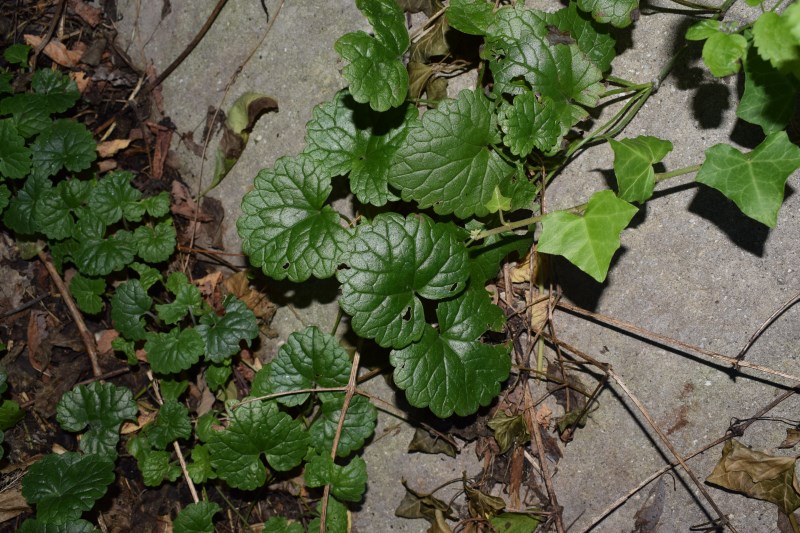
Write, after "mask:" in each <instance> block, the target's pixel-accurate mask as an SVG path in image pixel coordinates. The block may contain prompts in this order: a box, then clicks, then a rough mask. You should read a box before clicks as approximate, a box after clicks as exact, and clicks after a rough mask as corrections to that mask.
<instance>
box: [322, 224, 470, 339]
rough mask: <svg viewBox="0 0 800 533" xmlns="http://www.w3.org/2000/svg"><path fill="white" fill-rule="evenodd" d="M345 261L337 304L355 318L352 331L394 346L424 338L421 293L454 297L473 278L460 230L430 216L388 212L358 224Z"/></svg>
mask: <svg viewBox="0 0 800 533" xmlns="http://www.w3.org/2000/svg"><path fill="white" fill-rule="evenodd" d="M344 263H345V264H346V265H347V268H344V269H341V270H339V272H338V273H337V279H338V280H339V282H340V283H342V297H341V298H340V299H339V305H340V306H341V308H342V309H343V310H344V311H345V312H347V313H349V314H350V315H351V316H352V317H353V318H352V326H353V330H354V331H355V332H356V333H358V334H359V335H360V336H362V337H366V338H370V339H375V342H377V343H378V344H380V345H381V346H384V347H392V348H402V347H403V346H406V345H408V344H409V343H411V342H414V341H416V340H418V339H419V338H420V337H421V336H422V332H423V327H424V325H425V314H424V311H423V307H422V302H421V301H420V299H419V298H418V296H417V295H419V296H421V297H423V298H427V299H430V300H439V299H442V298H448V297H450V296H454V295H456V294H458V293H459V292H460V291H461V289H463V287H464V284H465V282H466V281H467V277H468V276H469V266H468V263H469V262H468V260H467V251H466V248H465V247H464V245H463V243H462V242H461V241H460V240H459V237H458V234H457V232H456V228H455V227H454V226H453V225H452V224H440V223H434V222H433V221H432V220H431V219H430V218H428V217H427V216H426V215H410V216H408V217H407V218H403V217H402V216H401V215H399V214H397V213H386V214H381V215H378V216H377V217H375V219H374V220H373V221H372V222H367V223H365V224H363V225H361V226H359V227H358V228H357V230H356V234H355V237H354V238H353V239H352V240H351V243H350V250H349V252H348V254H347V255H346V256H345V258H344Z"/></svg>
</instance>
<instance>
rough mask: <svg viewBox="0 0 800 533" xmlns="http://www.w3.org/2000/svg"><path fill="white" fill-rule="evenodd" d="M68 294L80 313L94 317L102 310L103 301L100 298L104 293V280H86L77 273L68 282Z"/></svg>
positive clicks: (86, 278)
mask: <svg viewBox="0 0 800 533" xmlns="http://www.w3.org/2000/svg"><path fill="white" fill-rule="evenodd" d="M69 292H70V294H72V297H73V298H75V303H76V304H78V308H79V309H80V310H81V311H83V312H84V313H87V314H90V315H94V314H96V313H99V312H100V311H102V310H103V299H102V298H100V297H101V296H102V295H103V293H104V292H106V280H105V279H103V278H88V277H85V276H82V275H81V273H80V272H78V273H76V274H75V275H74V276H73V277H72V279H71V280H70V282H69Z"/></svg>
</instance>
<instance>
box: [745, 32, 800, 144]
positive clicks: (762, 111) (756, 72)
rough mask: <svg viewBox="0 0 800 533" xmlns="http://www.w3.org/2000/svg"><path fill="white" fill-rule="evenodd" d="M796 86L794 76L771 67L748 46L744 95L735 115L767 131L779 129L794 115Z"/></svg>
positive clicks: (771, 131) (767, 132) (797, 85)
mask: <svg viewBox="0 0 800 533" xmlns="http://www.w3.org/2000/svg"><path fill="white" fill-rule="evenodd" d="M799 86H800V85H799V84H798V82H797V79H796V78H794V77H793V76H790V75H785V74H782V73H781V72H780V71H778V70H777V69H775V68H773V67H772V66H771V65H770V64H769V62H767V61H766V60H764V59H762V58H761V56H759V55H758V52H756V50H755V48H754V47H750V50H749V51H748V53H747V60H746V61H745V62H744V94H743V95H742V99H741V100H740V101H739V107H737V108H736V116H737V117H739V118H740V119H742V120H746V121H747V122H750V123H751V124H758V125H759V126H761V128H762V129H763V130H764V133H766V134H770V133H773V132H775V131H780V130H782V129H784V128H785V127H786V125H787V124H788V123H789V120H791V118H792V117H793V116H794V110H795V104H796V102H797V90H798V87H799Z"/></svg>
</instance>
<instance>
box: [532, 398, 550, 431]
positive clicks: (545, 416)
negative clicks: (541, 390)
mask: <svg viewBox="0 0 800 533" xmlns="http://www.w3.org/2000/svg"><path fill="white" fill-rule="evenodd" d="M552 415H553V411H552V409H550V408H549V407H548V406H547V404H546V403H543V404H542V405H541V406H540V407H539V408H538V409H537V410H536V423H537V424H539V425H540V426H542V427H545V428H546V427H548V426H549V425H550V417H551V416H552Z"/></svg>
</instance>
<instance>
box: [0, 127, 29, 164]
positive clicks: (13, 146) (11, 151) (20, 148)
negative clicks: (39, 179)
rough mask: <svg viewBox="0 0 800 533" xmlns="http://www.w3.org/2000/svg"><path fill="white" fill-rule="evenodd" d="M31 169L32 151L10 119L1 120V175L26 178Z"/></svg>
mask: <svg viewBox="0 0 800 533" xmlns="http://www.w3.org/2000/svg"><path fill="white" fill-rule="evenodd" d="M30 170H31V151H30V149H29V148H28V147H27V146H25V139H24V138H23V137H22V136H21V135H20V134H19V133H17V128H16V127H15V126H14V123H13V122H12V121H11V120H10V119H7V118H6V119H3V120H0V176H4V177H6V178H11V179H19V178H24V177H25V176H27V175H28V172H30Z"/></svg>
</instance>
